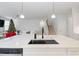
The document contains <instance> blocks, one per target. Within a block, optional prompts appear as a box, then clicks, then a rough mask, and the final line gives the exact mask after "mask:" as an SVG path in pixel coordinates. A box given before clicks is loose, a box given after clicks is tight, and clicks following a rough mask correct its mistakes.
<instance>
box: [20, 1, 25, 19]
mask: <svg viewBox="0 0 79 59" xmlns="http://www.w3.org/2000/svg"><path fill="white" fill-rule="evenodd" d="M19 17H20V18H24V17H25V16H24V15H23V1H22V6H21V15H20V16H19Z"/></svg>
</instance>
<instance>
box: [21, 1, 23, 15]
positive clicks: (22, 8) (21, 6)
mask: <svg viewBox="0 0 79 59" xmlns="http://www.w3.org/2000/svg"><path fill="white" fill-rule="evenodd" d="M21 7H22V14H23V0H22V6H21Z"/></svg>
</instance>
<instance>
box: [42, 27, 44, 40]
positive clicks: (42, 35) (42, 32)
mask: <svg viewBox="0 0 79 59" xmlns="http://www.w3.org/2000/svg"><path fill="white" fill-rule="evenodd" d="M43 38H44V27H42V39H43Z"/></svg>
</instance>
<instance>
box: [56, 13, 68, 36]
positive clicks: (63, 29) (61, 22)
mask: <svg viewBox="0 0 79 59" xmlns="http://www.w3.org/2000/svg"><path fill="white" fill-rule="evenodd" d="M57 33H58V34H61V35H66V34H67V16H66V15H65V14H59V15H57Z"/></svg>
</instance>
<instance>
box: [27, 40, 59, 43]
mask: <svg viewBox="0 0 79 59" xmlns="http://www.w3.org/2000/svg"><path fill="white" fill-rule="evenodd" d="M28 44H59V43H58V42H57V41H55V40H31V41H30V42H29V43H28Z"/></svg>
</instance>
